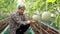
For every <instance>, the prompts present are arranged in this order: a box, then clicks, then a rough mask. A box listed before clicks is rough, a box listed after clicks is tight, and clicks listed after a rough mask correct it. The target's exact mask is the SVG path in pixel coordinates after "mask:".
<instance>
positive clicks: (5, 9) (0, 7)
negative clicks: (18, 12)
mask: <svg viewBox="0 0 60 34" xmlns="http://www.w3.org/2000/svg"><path fill="white" fill-rule="evenodd" d="M16 7H17V0H0V20H1V19H3V18H6V17H7V16H8V15H9V14H10V13H12V12H13V11H14V10H15V9H16Z"/></svg>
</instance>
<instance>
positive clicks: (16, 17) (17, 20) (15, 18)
mask: <svg viewBox="0 0 60 34" xmlns="http://www.w3.org/2000/svg"><path fill="white" fill-rule="evenodd" d="M9 24H10V34H16V29H17V28H19V27H20V25H21V24H23V25H26V24H27V20H26V18H25V15H24V14H23V15H20V14H19V13H18V12H16V13H14V14H11V20H10V23H9Z"/></svg>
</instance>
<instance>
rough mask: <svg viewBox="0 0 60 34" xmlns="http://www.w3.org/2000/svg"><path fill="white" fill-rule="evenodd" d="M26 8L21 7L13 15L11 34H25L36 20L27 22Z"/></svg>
mask: <svg viewBox="0 0 60 34" xmlns="http://www.w3.org/2000/svg"><path fill="white" fill-rule="evenodd" d="M24 10H25V6H24V5H19V6H18V11H17V12H16V13H14V14H12V15H11V20H10V34H24V33H25V32H26V31H27V29H28V28H29V26H30V24H32V23H35V22H36V21H34V20H26V17H25V15H24Z"/></svg>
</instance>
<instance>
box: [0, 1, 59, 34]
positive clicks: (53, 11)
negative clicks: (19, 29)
mask: <svg viewBox="0 0 60 34" xmlns="http://www.w3.org/2000/svg"><path fill="white" fill-rule="evenodd" d="M22 4H24V5H25V7H26V8H25V10H24V14H25V16H26V18H27V20H35V21H37V22H36V23H33V24H31V25H30V27H29V28H28V29H27V31H26V32H25V33H26V34H60V0H0V34H10V25H9V24H10V19H11V14H13V13H14V12H15V11H17V9H18V6H19V5H22ZM19 9H20V8H19ZM22 10H23V9H22ZM13 16H14V15H13ZM25 33H24V34H25Z"/></svg>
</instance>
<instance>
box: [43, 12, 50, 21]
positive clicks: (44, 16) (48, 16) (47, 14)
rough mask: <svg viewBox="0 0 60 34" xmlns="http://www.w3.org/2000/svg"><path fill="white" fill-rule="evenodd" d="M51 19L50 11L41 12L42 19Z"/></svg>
mask: <svg viewBox="0 0 60 34" xmlns="http://www.w3.org/2000/svg"><path fill="white" fill-rule="evenodd" d="M50 19H51V13H50V12H43V13H42V20H44V21H49V20H50Z"/></svg>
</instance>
